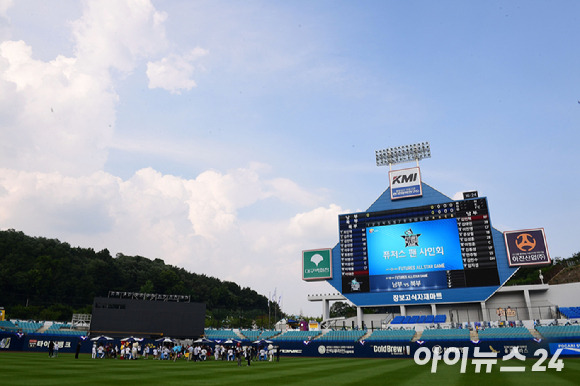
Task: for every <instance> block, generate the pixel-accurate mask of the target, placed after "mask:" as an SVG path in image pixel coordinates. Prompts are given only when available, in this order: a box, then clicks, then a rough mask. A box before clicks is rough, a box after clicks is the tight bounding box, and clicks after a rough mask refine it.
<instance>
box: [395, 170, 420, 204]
mask: <svg viewBox="0 0 580 386" xmlns="http://www.w3.org/2000/svg"><path fill="white" fill-rule="evenodd" d="M389 181H390V186H391V200H398V199H401V198H409V197H420V196H422V195H423V190H422V185H421V171H420V170H419V167H414V168H409V169H401V170H391V171H390V172H389Z"/></svg>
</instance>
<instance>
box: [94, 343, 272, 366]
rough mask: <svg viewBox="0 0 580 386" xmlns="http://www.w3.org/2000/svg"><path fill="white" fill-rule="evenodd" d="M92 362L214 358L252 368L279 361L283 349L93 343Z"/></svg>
mask: <svg viewBox="0 0 580 386" xmlns="http://www.w3.org/2000/svg"><path fill="white" fill-rule="evenodd" d="M91 357H92V358H93V359H104V358H111V359H122V360H134V359H138V358H143V359H154V360H155V359H156V360H173V361H176V360H188V361H194V362H203V361H207V360H209V359H210V358H211V357H213V358H214V359H215V360H216V361H217V360H222V361H232V362H235V361H237V363H238V365H239V366H241V365H242V362H243V361H246V362H247V365H248V366H249V365H250V363H251V362H252V361H255V360H258V361H270V362H272V361H273V360H274V358H275V359H276V361H279V360H280V349H279V347H274V346H272V345H271V344H270V345H268V346H265V345H260V346H242V345H241V343H237V344H232V345H218V344H216V345H215V347H214V348H212V347H211V346H209V345H205V344H193V345H191V344H189V345H181V344H177V343H175V344H171V345H170V344H165V343H162V344H152V343H149V344H145V345H141V342H138V341H134V342H123V341H122V342H121V344H120V346H119V345H117V344H113V343H106V342H105V343H98V342H94V343H93V346H92V350H91Z"/></svg>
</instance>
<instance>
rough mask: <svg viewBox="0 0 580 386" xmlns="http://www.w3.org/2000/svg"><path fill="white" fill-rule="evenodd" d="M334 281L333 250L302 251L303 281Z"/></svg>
mask: <svg viewBox="0 0 580 386" xmlns="http://www.w3.org/2000/svg"><path fill="white" fill-rule="evenodd" d="M327 279H332V249H330V248H326V249H313V250H310V251H302V280H306V281H316V280H327Z"/></svg>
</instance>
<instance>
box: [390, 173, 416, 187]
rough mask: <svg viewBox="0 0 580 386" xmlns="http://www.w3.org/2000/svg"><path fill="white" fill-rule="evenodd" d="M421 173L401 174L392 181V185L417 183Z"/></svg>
mask: <svg viewBox="0 0 580 386" xmlns="http://www.w3.org/2000/svg"><path fill="white" fill-rule="evenodd" d="M418 175H419V173H411V174H400V175H398V176H393V180H392V181H391V184H392V185H395V184H406V183H409V182H415V181H417V176H418Z"/></svg>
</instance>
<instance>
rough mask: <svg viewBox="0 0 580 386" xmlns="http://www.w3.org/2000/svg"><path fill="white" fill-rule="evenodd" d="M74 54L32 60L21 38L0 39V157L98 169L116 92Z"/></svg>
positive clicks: (17, 164) (30, 166) (14, 163)
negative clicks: (80, 67)
mask: <svg viewBox="0 0 580 386" xmlns="http://www.w3.org/2000/svg"><path fill="white" fill-rule="evenodd" d="M76 62H77V61H76V59H74V58H65V57H62V56H59V57H57V58H56V59H54V60H52V61H50V62H43V61H39V60H34V59H33V58H32V48H31V47H29V46H28V45H26V43H24V42H22V41H6V42H3V43H1V44H0V91H1V92H0V95H2V96H0V101H1V102H2V108H1V109H0V120H1V122H2V127H1V131H0V149H1V151H0V162H1V164H2V165H3V166H5V167H6V166H8V167H11V168H14V169H18V170H29V171H31V170H36V171H43V172H53V171H59V172H62V173H65V174H70V175H79V174H83V173H85V172H88V173H92V172H94V171H96V170H99V169H101V168H102V166H103V164H104V162H105V160H106V155H107V153H106V146H107V144H108V142H109V139H110V137H111V135H112V132H113V129H112V126H113V124H114V120H115V113H114V104H115V102H116V101H117V96H116V95H115V94H114V93H112V92H111V91H110V88H109V87H108V86H109V84H108V83H107V82H102V81H101V79H98V78H95V77H93V76H91V75H90V74H87V73H83V72H80V71H79V70H78V68H77V66H76Z"/></svg>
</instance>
